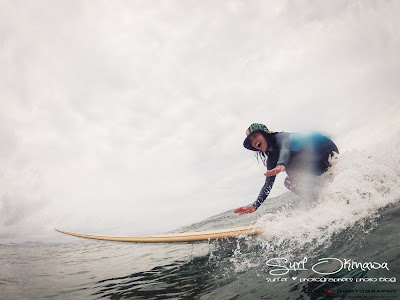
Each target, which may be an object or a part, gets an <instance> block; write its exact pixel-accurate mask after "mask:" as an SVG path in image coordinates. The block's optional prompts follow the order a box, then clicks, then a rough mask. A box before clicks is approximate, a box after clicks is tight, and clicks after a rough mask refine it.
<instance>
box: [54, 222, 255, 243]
mask: <svg viewBox="0 0 400 300" xmlns="http://www.w3.org/2000/svg"><path fill="white" fill-rule="evenodd" d="M55 230H56V231H58V232H60V233H63V234H68V235H72V236H76V237H81V238H87V239H95V240H105V241H118V242H137V243H173V242H197V241H205V240H216V239H221V238H231V237H236V238H237V237H241V236H250V235H256V234H259V233H261V229H260V228H257V227H256V226H254V225H248V226H242V227H234V228H225V229H217V230H208V231H198V232H185V233H168V234H156V235H143V236H117V235H95V234H85V233H76V232H69V231H64V230H60V229H55Z"/></svg>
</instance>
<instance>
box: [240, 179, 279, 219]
mask: <svg viewBox="0 0 400 300" xmlns="http://www.w3.org/2000/svg"><path fill="white" fill-rule="evenodd" d="M274 181H275V176H270V177H267V179H266V180H265V184H264V186H263V187H262V188H261V191H260V194H259V195H258V197H257V200H256V202H254V203H253V205H250V206H243V207H239V208H237V209H235V210H234V211H233V212H234V213H237V214H240V215H242V214H249V213H253V212H255V211H256V210H257V208H258V207H259V206H260V205H261V204H262V203H263V202H264V200H265V199H267V197H268V195H269V193H270V191H271V189H272V186H273V185H274Z"/></svg>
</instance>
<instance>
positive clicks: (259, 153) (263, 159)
mask: <svg viewBox="0 0 400 300" xmlns="http://www.w3.org/2000/svg"><path fill="white" fill-rule="evenodd" d="M254 156H255V157H256V158H257V161H258V162H260V160H261V162H262V163H263V165H264V166H267V160H268V153H265V152H262V151H256V152H254Z"/></svg>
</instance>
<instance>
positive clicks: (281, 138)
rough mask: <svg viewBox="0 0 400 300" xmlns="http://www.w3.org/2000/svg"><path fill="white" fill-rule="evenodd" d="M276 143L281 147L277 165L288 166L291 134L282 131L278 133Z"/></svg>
mask: <svg viewBox="0 0 400 300" xmlns="http://www.w3.org/2000/svg"><path fill="white" fill-rule="evenodd" d="M276 144H277V146H278V149H279V158H278V162H277V163H276V165H283V166H286V164H287V162H288V160H289V156H290V134H289V133H287V132H281V133H278V134H277V135H276Z"/></svg>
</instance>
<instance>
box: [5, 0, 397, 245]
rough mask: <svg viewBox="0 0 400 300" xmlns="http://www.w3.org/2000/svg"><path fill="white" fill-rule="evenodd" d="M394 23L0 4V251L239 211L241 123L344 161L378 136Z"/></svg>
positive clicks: (257, 178) (300, 10)
mask: <svg viewBox="0 0 400 300" xmlns="http://www.w3.org/2000/svg"><path fill="white" fill-rule="evenodd" d="M399 20H400V2H399V1H352V0H348V1H341V0H335V1H305V0H304V1H281V0H279V1H214V0H206V1H204V0H202V1H188V0H179V1H178V0H176V1H172V0H171V1H149V0H143V1H136V0H134V1H77V0H73V1H71V0H65V1H52V0H42V1H29V0H19V1H16V0H12V1H6V0H3V1H1V2H0V43H1V44H0V105H1V106H0V242H9V241H15V242H19V241H26V240H43V241H51V240H56V239H58V238H59V234H57V233H54V231H53V229H54V228H55V227H59V228H63V229H66V230H71V231H80V232H89V233H109V234H136V233H151V232H163V231H167V230H170V229H174V228H177V227H179V226H182V225H188V224H191V223H193V222H197V221H201V220H203V219H204V218H206V217H209V216H212V215H215V214H218V213H220V212H223V211H226V210H229V209H234V208H237V207H239V206H244V205H247V204H249V203H252V202H253V201H254V200H255V199H256V197H257V195H258V192H259V190H260V188H261V186H262V184H263V182H264V180H265V177H264V176H263V173H264V168H263V166H262V165H261V164H257V162H256V160H255V158H254V156H253V153H251V152H250V151H248V150H246V149H244V148H243V146H242V143H243V139H244V137H245V130H246V129H247V127H248V126H249V125H250V124H251V123H253V122H260V123H264V124H266V125H267V126H268V127H269V128H270V129H272V130H275V131H289V132H291V131H308V130H317V131H320V132H324V133H326V134H328V135H330V136H331V137H332V139H333V140H334V141H335V142H336V143H337V145H338V146H339V149H340V150H342V151H348V150H351V149H354V148H355V149H359V150H362V149H368V148H370V147H372V146H373V145H376V144H377V142H380V141H382V140H385V139H389V138H390V137H391V134H396V132H397V133H399V130H400V125H399V124H400V123H399V117H400V102H399V95H400V82H399V79H400V68H399V67H400V55H399V53H400V31H399V25H400V22H399ZM389 133H390V134H389ZM282 176H283V175H282ZM282 179H283V177H282V178H280V179H279V180H278V182H277V184H276V186H275V187H274V193H275V194H278V193H280V192H282V191H284V190H285V188H284V187H283V185H282Z"/></svg>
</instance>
